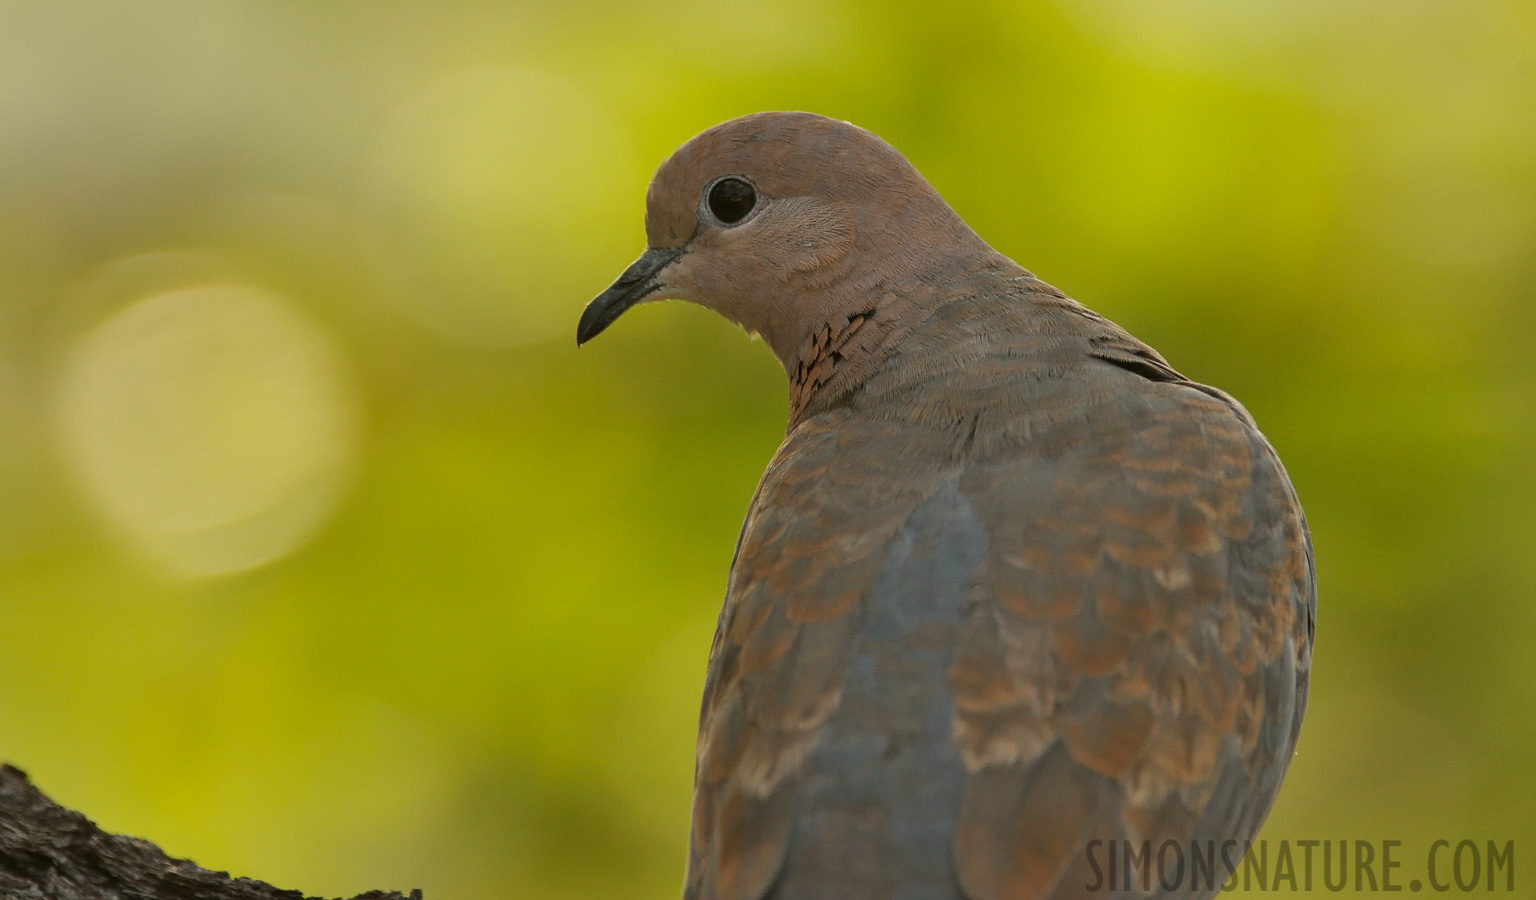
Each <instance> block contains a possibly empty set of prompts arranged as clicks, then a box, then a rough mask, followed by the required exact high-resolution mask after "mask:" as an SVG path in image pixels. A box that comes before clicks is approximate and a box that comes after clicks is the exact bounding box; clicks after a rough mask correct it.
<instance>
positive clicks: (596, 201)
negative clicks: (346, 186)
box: [363, 67, 645, 345]
mask: <svg viewBox="0 0 1536 900" xmlns="http://www.w3.org/2000/svg"><path fill="white" fill-rule="evenodd" d="M364 179H365V183H364V186H363V193H364V200H365V207H366V210H367V214H368V219H369V222H370V231H371V237H372V238H373V240H374V242H375V243H376V246H377V250H378V251H379V256H380V258H381V261H382V262H383V264H384V265H385V266H386V267H387V269H388V270H389V271H390V272H391V273H392V274H393V275H394V276H395V280H396V281H397V282H398V285H397V287H398V290H397V294H398V296H397V300H398V302H399V304H400V305H401V307H402V308H403V309H404V310H405V311H406V312H407V313H409V314H410V315H412V316H413V317H415V318H417V319H418V320H420V321H421V322H423V323H424V324H426V325H427V326H428V327H429V328H431V329H432V330H434V331H436V332H438V333H440V334H443V335H446V336H448V337H451V338H455V339H457V340H462V341H467V342H470V343H475V344H489V345H506V344H515V343H524V342H528V341H536V340H541V339H544V338H548V337H551V336H553V335H555V334H561V333H564V332H566V331H569V330H570V329H571V328H573V327H574V322H575V315H576V314H577V313H579V311H580V309H581V304H582V303H583V302H585V301H586V300H587V299H590V296H591V295H592V294H594V293H595V292H596V291H597V290H599V289H601V287H603V286H604V285H605V284H606V281H607V280H608V278H610V277H611V274H610V273H611V272H616V271H618V270H620V269H622V267H623V264H624V263H625V262H627V261H628V259H629V258H630V257H631V256H633V255H634V253H635V252H636V251H637V249H638V245H639V240H638V239H639V237H640V236H639V235H638V234H636V233H635V232H636V229H637V223H638V222H639V221H640V214H641V212H642V210H641V209H640V207H639V201H638V200H637V199H636V198H639V197H642V196H643V195H644V190H645V177H644V174H643V173H642V172H641V171H640V170H639V169H638V167H637V166H636V164H635V162H634V154H633V152H632V151H631V150H630V147H629V142H628V140H627V138H626V135H625V134H624V132H623V130H622V129H621V128H620V127H619V125H618V124H617V122H616V121H615V120H614V119H613V117H612V116H611V115H610V114H609V112H608V111H607V110H605V109H603V108H602V107H601V106H600V105H599V104H598V103H596V102H595V101H594V100H593V99H592V98H591V97H590V96H588V95H587V94H586V93H585V92H583V91H582V90H580V89H579V88H577V87H576V86H574V85H572V84H571V83H569V82H567V81H565V80H563V79H561V78H559V77H557V76H555V75H552V74H550V73H547V72H541V71H538V70H533V69H524V68H512V67H485V68H475V69H468V70H464V71H459V72H455V73H453V74H451V75H449V76H447V77H445V78H443V79H441V80H439V81H437V82H435V83H433V84H431V85H428V86H427V87H425V88H423V89H421V90H420V91H418V92H416V93H414V94H412V95H411V96H409V97H408V98H407V99H406V100H405V101H404V102H403V103H402V104H401V105H400V106H399V108H398V109H396V111H395V112H394V114H393V116H392V117H391V120H390V122H389V124H388V125H387V127H386V128H385V129H384V131H383V133H382V134H381V136H380V137H379V139H378V141H377V143H376V145H375V146H374V148H373V151H372V154H371V156H370V161H369V163H368V165H367V167H366V170H365V173H364Z"/></svg>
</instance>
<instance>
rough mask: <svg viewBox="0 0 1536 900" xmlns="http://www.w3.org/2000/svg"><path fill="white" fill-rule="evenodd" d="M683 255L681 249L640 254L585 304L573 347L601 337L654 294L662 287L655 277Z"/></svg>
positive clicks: (649, 251) (650, 251)
mask: <svg viewBox="0 0 1536 900" xmlns="http://www.w3.org/2000/svg"><path fill="white" fill-rule="evenodd" d="M682 255H683V251H682V250H647V251H645V252H644V253H642V254H641V255H640V258H639V259H637V260H635V261H634V262H633V263H631V264H630V266H629V268H627V269H625V270H624V274H623V275H620V276H619V280H618V281H615V282H614V283H613V284H612V285H611V286H610V287H609V288H608V290H606V291H603V292H602V293H601V294H598V295H597V299H595V300H593V301H592V302H591V303H588V304H587V308H586V309H585V310H584V311H583V312H582V314H581V322H579V323H578V324H577V325H576V346H578V347H580V346H581V345H582V344H585V343H586V342H587V341H590V340H592V339H593V338H595V337H597V336H598V335H599V334H602V333H603V329H605V328H607V327H608V326H609V325H612V324H613V322H614V320H615V319H617V318H618V317H619V316H622V315H624V312H625V310H627V309H629V308H630V307H631V306H634V305H635V304H636V303H639V302H640V301H641V300H644V299H645V298H646V297H649V296H650V295H652V294H654V293H656V291H657V289H659V288H660V287H661V283H660V282H659V281H657V280H656V276H657V275H659V274H661V270H662V269H665V268H666V267H667V266H669V265H671V264H672V263H674V262H676V261H677V258H678V257H679V256H682Z"/></svg>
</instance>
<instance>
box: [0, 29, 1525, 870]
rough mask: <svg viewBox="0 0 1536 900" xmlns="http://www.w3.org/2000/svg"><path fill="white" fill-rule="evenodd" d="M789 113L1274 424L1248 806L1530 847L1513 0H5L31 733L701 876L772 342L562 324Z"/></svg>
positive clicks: (21, 679)
mask: <svg viewBox="0 0 1536 900" xmlns="http://www.w3.org/2000/svg"><path fill="white" fill-rule="evenodd" d="M762 109H808V110H814V111H817V112H822V113H825V114H828V115H832V116H837V117H840V118H847V119H850V120H852V121H854V122H855V123H857V124H860V125H863V126H865V127H867V128H870V129H872V130H874V131H876V132H877V133H879V134H881V135H883V136H884V137H885V138H887V139H888V140H890V141H891V142H892V143H894V144H895V145H896V146H897V147H898V148H900V149H901V150H902V151H904V152H905V153H906V154H907V155H908V157H909V158H911V159H912V161H913V162H914V163H915V164H916V165H917V166H918V168H919V169H921V170H922V171H923V172H924V173H925V174H926V175H927V176H928V177H929V178H930V179H931V180H932V181H933V182H934V183H935V185H937V186H938V188H939V190H940V191H941V192H942V193H943V194H944V195H945V196H946V197H947V198H948V199H949V200H950V201H951V202H952V203H953V204H954V206H955V207H956V208H957V209H958V210H959V211H960V212H961V214H962V215H964V216H965V217H966V218H967V219H968V220H969V221H970V222H971V223H972V224H973V225H974V226H975V227H976V228H977V230H978V231H980V232H981V234H982V235H983V236H985V237H986V238H987V239H988V240H989V241H991V242H992V243H993V244H994V245H995V246H996V247H998V248H999V249H1000V250H1002V251H1003V252H1005V253H1007V254H1009V255H1010V256H1013V257H1014V258H1016V259H1018V260H1019V261H1020V262H1021V263H1023V264H1024V265H1025V266H1027V267H1029V268H1030V269H1032V270H1033V271H1035V272H1036V273H1038V274H1039V275H1040V276H1041V277H1043V278H1044V279H1046V280H1048V281H1050V282H1052V283H1054V284H1056V285H1059V286H1060V287H1062V288H1063V289H1065V290H1066V291H1067V292H1068V293H1070V294H1072V295H1073V296H1075V297H1077V298H1079V299H1081V300H1083V301H1084V302H1086V303H1087V304H1089V305H1090V306H1092V307H1094V308H1095V309H1097V310H1100V311H1101V312H1104V313H1105V314H1107V315H1109V316H1111V317H1112V318H1114V319H1116V320H1118V321H1119V322H1121V323H1122V324H1124V325H1125V326H1127V327H1128V328H1130V330H1131V331H1133V332H1135V333H1136V334H1137V335H1139V336H1141V337H1142V338H1144V339H1146V340H1148V341H1149V342H1150V343H1152V344H1153V345H1154V346H1156V347H1158V348H1159V349H1160V350H1162V351H1163V352H1164V353H1165V355H1167V356H1168V358H1169V359H1171V360H1172V361H1173V362H1174V364H1175V365H1177V366H1178V367H1180V368H1181V369H1182V370H1183V371H1184V372H1186V373H1187V374H1189V375H1191V376H1192V377H1194V378H1197V379H1199V380H1202V381H1207V382H1210V383H1212V384H1216V385H1219V386H1221V387H1223V388H1225V389H1227V390H1229V391H1231V392H1233V393H1234V394H1236V395H1237V396H1238V397H1240V398H1241V399H1242V400H1243V401H1244V402H1245V403H1246V404H1247V405H1248V407H1249V408H1250V409H1251V410H1252V411H1253V413H1254V415H1255V416H1256V417H1257V418H1258V421H1259V423H1260V425H1261V426H1262V427H1263V428H1264V430H1265V431H1266V433H1267V434H1268V435H1269V436H1270V438H1271V439H1272V441H1273V442H1274V444H1275V445H1276V446H1277V447H1278V448H1279V450H1280V452H1281V454H1282V456H1283V457H1284V459H1285V460H1286V463H1287V465H1288V466H1289V468H1290V471H1291V474H1292V476H1293V478H1294V480H1295V483H1296V485H1297V487H1298V489H1299V491H1300V493H1301V496H1302V499H1303V501H1304V503H1305V505H1306V509H1307V512H1308V514H1309V516H1310V518H1311V522H1312V527H1313V531H1314V535H1315V540H1316V545H1317V564H1318V572H1319V581H1320V584H1321V602H1320V615H1319V618H1320V626H1319V630H1318V647H1317V657H1316V659H1317V662H1316V669H1315V674H1314V681H1313V695H1312V705H1311V710H1310V713H1309V717H1308V721H1307V726H1306V729H1305V730H1304V732H1303V736H1302V741H1301V747H1300V755H1299V756H1298V757H1297V759H1296V762H1295V764H1294V765H1293V767H1292V770H1291V776H1290V779H1289V781H1288V783H1287V786H1286V789H1285V791H1284V792H1283V793H1282V795H1281V798H1280V801H1279V804H1278V806H1277V808H1276V811H1275V813H1274V816H1273V817H1272V819H1271V821H1270V825H1269V826H1268V828H1267V830H1266V832H1265V834H1266V836H1267V837H1269V838H1271V839H1276V838H1280V837H1290V838H1293V839H1304V838H1330V839H1335V840H1336V839H1340V838H1350V839H1355V838H1359V839H1370V840H1377V841H1379V840H1381V839H1384V838H1400V839H1403V840H1405V841H1406V842H1408V843H1407V845H1406V846H1407V847H1408V848H1409V850H1408V851H1406V852H1405V853H1404V855H1403V857H1402V858H1407V859H1409V860H1410V862H1409V865H1408V867H1407V868H1405V870H1404V871H1405V872H1411V871H1412V869H1413V862H1412V861H1413V860H1414V859H1416V858H1417V854H1420V853H1422V852H1423V849H1424V848H1425V847H1427V845H1428V843H1429V842H1430V841H1432V840H1433V839H1435V838H1438V837H1445V838H1449V839H1451V840H1452V841H1455V840H1459V839H1460V838H1463V837H1469V838H1472V839H1475V840H1478V841H1479V842H1481V841H1483V840H1485V839H1487V838H1497V839H1499V840H1500V841H1503V840H1511V839H1513V840H1515V841H1516V842H1517V847H1518V848H1519V851H1520V855H1518V856H1517V859H1518V867H1517V874H1519V880H1518V881H1517V884H1519V885H1520V886H1522V887H1523V888H1524V890H1527V891H1528V890H1529V887H1528V885H1529V884H1530V883H1531V882H1530V878H1531V876H1530V875H1529V874H1528V873H1530V872H1531V871H1532V862H1531V861H1530V859H1529V858H1528V857H1527V856H1526V855H1525V854H1527V853H1529V852H1536V840H1533V839H1536V771H1533V768H1532V764H1533V762H1536V752H1533V750H1532V747H1533V742H1536V715H1533V714H1536V668H1533V664H1532V662H1531V658H1532V657H1531V654H1532V648H1531V644H1532V635H1533V631H1536V606H1533V603H1532V599H1533V591H1532V587H1531V585H1532V582H1533V577H1536V552H1533V551H1536V546H1533V544H1536V517H1533V516H1532V514H1531V510H1532V507H1533V504H1536V475H1533V471H1532V463H1533V461H1536V452H1533V451H1536V307H1533V303H1532V301H1533V298H1536V289H1533V282H1536V6H1532V5H1531V4H1529V3H1526V2H1523V0H1508V2H1480V0H1464V2H1463V0H1445V2H1416V0H1375V2H1335V0H1243V2H1229V0H1159V2H1146V0H1054V2H1051V0H1040V2H1032V3H1031V2H1025V3H970V4H926V3H915V2H906V3H890V2H881V3H876V2H871V0H837V2H827V0H765V2H754V3H726V2H711V0H665V2H651V3H643V4H641V3H623V2H617V0H612V2H566V3H547V4H532V3H522V4H517V3H502V2H485V3H469V2H439V3H433V4H426V3H405V2H383V0H367V2H362V0H348V2H340V0H337V2H325V3H315V2H305V0H289V2H276V0H268V2H218V3H209V2H206V0H180V2H165V0H137V2H133V3H109V2H93V3H79V2H60V0H7V2H6V3H4V4H3V5H0V758H3V759H6V760H9V761H11V762H14V763H15V764H18V765H20V766H22V767H23V768H25V769H27V770H28V771H29V772H30V773H31V775H32V776H33V777H34V779H35V780H36V781H37V782H38V783H39V785H40V786H41V787H42V788H43V789H45V790H46V791H48V792H50V793H51V794H52V795H53V796H54V797H56V798H57V799H58V800H59V801H61V802H63V803H65V804H67V805H70V806H74V807H77V808H79V809H82V810H84V811H86V812H87V813H88V814H90V815H91V816H93V817H94V818H96V819H97V820H98V821H99V822H100V823H101V824H102V825H103V826H104V827H106V828H109V829H113V830H118V831H126V832H131V833H134V834H141V835H144V836H147V837H150V838H152V839H154V840H156V841H158V842H160V843H161V844H162V845H163V846H164V847H165V848H166V849H167V850H168V851H169V852H171V853H173V854H177V855H182V856H190V857H192V858H194V859H196V860H197V861H199V862H200V863H202V864H204V865H207V866H210V867H214V868H224V869H229V870H231V871H233V872H235V873H237V874H243V875H252V876H258V877H261V878H264V879H266V880H270V881H273V882H275V883H278V884H280V885H283V886H287V887H300V888H303V889H304V890H306V891H309V892H312V893H323V894H351V893H355V892H358V891H362V890H365V889H368V888H372V887H392V888H409V887H413V886H420V887H423V888H425V889H426V890H427V893H428V896H429V897H435V898H492V897H506V898H524V897H527V898H571V900H576V898H612V897H635V898H666V897H676V896H677V895H678V890H679V885H680V881H681V873H682V866H683V853H684V847H685V840H686V822H687V809H688V792H689V782H690V779H691V766H692V762H691V761H692V752H693V751H692V747H693V729H694V719H695V716H696V710H697V703H698V694H699V690H700V686H701V683H702V677H703V667H704V662H705V656H706V653H707V648H708V642H709V636H710V633H711V629H712V627H713V622H714V617H715V614H716V611H717V608H718V604H719V602H720V597H721V593H722V590H723V587H724V581H725V573H726V568H727V565H728V563H729V561H730V555H731V550H732V546H733V543H734V540H735V537H736V529H737V527H738V524H739V521H740V518H741V515H742V513H743V511H744V509H745V507H746V504H747V501H748V499H749V497H750V495H751V492H752V489H753V486H754V484H755V481H756V478H757V476H758V474H759V473H760V471H761V469H762V467H763V465H764V463H765V462H766V461H767V459H768V457H769V455H770V454H771V453H772V451H773V450H774V448H775V446H776V443H777V440H778V438H779V436H780V435H781V433H782V427H783V419H784V413H785V401H784V388H783V385H782V379H783V376H782V373H781V372H780V371H779V370H778V369H777V365H776V363H775V362H774V361H773V360H772V358H771V356H770V354H769V353H768V352H767V351H766V350H765V349H764V348H763V347H761V346H759V345H754V344H752V343H750V342H749V341H747V340H746V339H745V338H744V337H743V336H742V335H741V334H740V333H739V332H737V331H736V330H735V329H733V328H732V327H730V326H728V325H727V324H725V323H724V322H723V321H720V320H718V319H717V318H715V317H714V316H713V315H712V314H709V313H707V312H705V311H703V310H700V309H696V308H692V307H686V306H683V305H681V304H662V305H657V306H650V307H646V308H644V309H642V310H639V311H637V312H634V313H632V314H630V315H629V316H627V317H626V318H625V319H624V320H623V321H622V322H621V323H619V325H618V326H617V327H615V328H614V329H612V331H611V332H610V333H608V334H605V335H603V337H602V338H601V339H600V340H599V341H597V342H595V343H594V344H593V345H591V346H589V347H587V348H585V349H583V350H581V351H580V352H577V350H576V349H575V347H574V342H573V330H574V326H575V322H576V317H577V315H578V313H579V311H580V309H581V307H582V304H583V303H584V302H585V300H586V299H588V298H589V297H590V296H592V295H594V294H595V293H596V292H598V291H599V290H600V289H602V288H603V287H605V286H606V285H607V283H608V282H609V280H611V278H612V277H614V276H615V275H617V274H618V273H619V271H620V270H621V269H622V268H623V267H624V266H625V265H626V264H627V263H628V262H629V261H630V260H631V259H632V258H633V257H634V256H635V255H636V254H637V253H638V252H639V251H640V250H641V249H642V247H643V241H644V233H643V229H642V224H641V215H642V211H643V198H644V190H645V186H646V182H647V179H648V176H649V173H650V172H651V171H652V170H653V169H654V167H655V166H656V165H657V164H658V163H659V162H660V161H661V160H662V159H663V158H664V156H665V155H666V153H667V152H669V151H670V150H671V149H672V148H673V147H674V146H676V145H677V144H679V143H681V142H682V141H683V140H685V139H686V138H688V137H689V136H691V135H693V134H694V133H696V132H697V131H699V130H701V129H703V128H705V127H707V126H709V125H712V124H714V123H716V122H719V121H721V120H724V119H726V118H729V117H732V116H735V115H739V114H742V113H746V112H751V111H755V110H762ZM1415 848H1416V849H1415ZM1527 848H1529V849H1527Z"/></svg>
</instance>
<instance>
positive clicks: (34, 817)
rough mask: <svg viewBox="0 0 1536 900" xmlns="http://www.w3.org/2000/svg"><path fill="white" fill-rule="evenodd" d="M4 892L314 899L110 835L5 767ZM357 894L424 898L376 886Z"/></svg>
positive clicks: (102, 897)
mask: <svg viewBox="0 0 1536 900" xmlns="http://www.w3.org/2000/svg"><path fill="white" fill-rule="evenodd" d="M0 897H3V898H6V900H314V898H310V897H307V896H306V895H304V894H302V893H300V892H298V891H284V890H279V889H277V888H275V887H273V886H272V885H270V884H267V883H265V882H261V881H253V880H251V879H249V878H230V877H229V873H228V872H210V871H208V870H207V869H204V868H200V867H199V866H197V865H196V864H194V863H191V862H188V861H187V860H184V859H171V858H170V857H169V856H166V855H165V854H164V853H162V852H160V848H159V847H156V846H155V845H154V844H151V843H150V842H148V841H144V840H140V839H138V838H131V837H124V836H122V835H118V834H107V833H106V832H104V831H102V830H101V829H100V828H97V827H96V825H95V823H94V822H92V821H91V820H90V819H87V818H86V817H85V816H82V815H80V814H79V813H77V812H74V811H72V810H68V809H65V808H63V807H62V806H59V805H58V804H56V803H54V802H53V801H52V800H49V799H48V798H47V797H45V796H43V793H42V792H41V791H39V790H38V789H37V788H35V787H33V786H32V784H31V782H29V781H28V780H27V775H26V773H25V772H22V771H21V770H20V769H16V768H13V767H11V766H0ZM353 900H421V891H419V890H416V891H412V892H411V894H410V896H409V897H407V896H406V895H404V894H399V893H396V892H394V891H369V892H368V893H366V894H359V895H358V896H357V897H355V898H353Z"/></svg>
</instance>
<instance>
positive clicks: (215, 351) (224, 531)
mask: <svg viewBox="0 0 1536 900" xmlns="http://www.w3.org/2000/svg"><path fill="white" fill-rule="evenodd" d="M59 405H60V421H61V426H62V433H63V439H64V445H65V450H66V453H67V455H68V457H69V459H70V461H71V463H72V464H73V467H74V469H75V471H76V474H77V475H78V477H79V479H80V481H81V483H82V484H83V485H84V487H85V489H86V491H87V493H88V494H89V495H90V497H91V498H92V499H93V500H94V501H95V502H96V503H97V504H98V506H99V507H100V508H101V510H102V511H103V512H104V513H105V514H106V515H107V517H108V518H110V519H111V520H112V521H113V522H114V523H115V524H116V525H117V526H119V527H120V528H121V529H122V530H123V531H125V532H126V533H127V534H128V535H129V536H131V537H132V538H133V539H134V540H135V541H136V542H137V543H138V544H139V545H141V546H142V547H143V548H144V549H145V550H146V551H148V553H149V554H150V556H151V557H153V558H154V559H156V560H157V561H159V562H160V563H162V564H163V565H164V566H165V567H166V568H168V569H169V570H170V571H172V572H173V573H176V574H179V575H184V576H190V577H205V576H210V575H218V574H222V573H227V572H233V571H238V570H242V569H247V568H250V567H252V566H256V565H259V564H261V563H264V562H267V561H270V560H273V559H275V558H278V557H280V556H282V555H284V554H286V553H288V552H290V551H292V550H293V549H295V548H296V547H297V546H299V545H300V544H301V543H303V542H304V541H305V540H306V539H307V538H309V537H311V536H313V535H314V533H315V532H316V530H317V526H318V525H319V524H320V523H321V522H322V520H323V519H324V518H325V517H326V515H327V514H328V513H329V512H330V511H331V509H332V508H333V507H334V505H335V503H336V501H337V499H338V498H339V496H340V493H341V488H342V486H343V485H344V483H345V481H346V475H347V472H348V470H349V468H350V463H351V460H352V457H353V454H354V449H355V445H356V440H355V431H356V420H357V416H356V409H355V403H354V401H353V398H352V396H351V393H350V391H349V390H348V389H347V386H346V379H345V378H344V376H343V369H342V364H341V361H340V359H339V356H338V353H337V351H336V349H335V347H334V346H333V344H332V342H331V341H330V339H329V337H328V336H327V335H326V334H325V332H324V331H323V330H322V329H321V328H320V327H319V326H318V325H317V324H316V323H314V322H312V321H311V320H310V319H309V318H308V317H307V316H305V315H303V314H302V313H301V312H300V311H299V310H297V309H295V308H294V307H293V306H292V305H291V304H290V303H289V302H288V301H286V300H284V299H283V298H281V297H279V296H277V295H276V294H273V293H271V292H269V291H266V290H264V289H261V288H258V287H254V286H250V285H244V284H233V283H231V284H204V285H198V286H193V287H186V288H180V289H177V290H172V291H168V292H165V293H160V294H156V295H153V296H150V297H147V298H145V299H143V300H140V301H138V302H137V303H135V304H133V305H131V306H129V307H127V308H125V309H123V310H121V311H119V312H117V313H116V314H114V315H113V316H111V317H110V318H108V319H107V320H106V321H104V322H103V323H102V324H100V325H99V326H97V327H96V328H95V329H94V330H93V331H91V332H90V333H89V334H87V335H86V336H85V337H84V339H82V340H81V341H80V342H79V343H78V344H77V345H76V346H75V348H74V349H73V351H72V352H71V353H70V354H69V357H68V360H67V362H66V365H65V371H64V373H63V378H62V383H61V390H60V396H59Z"/></svg>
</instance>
